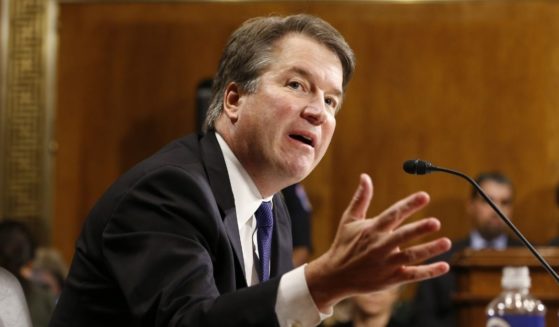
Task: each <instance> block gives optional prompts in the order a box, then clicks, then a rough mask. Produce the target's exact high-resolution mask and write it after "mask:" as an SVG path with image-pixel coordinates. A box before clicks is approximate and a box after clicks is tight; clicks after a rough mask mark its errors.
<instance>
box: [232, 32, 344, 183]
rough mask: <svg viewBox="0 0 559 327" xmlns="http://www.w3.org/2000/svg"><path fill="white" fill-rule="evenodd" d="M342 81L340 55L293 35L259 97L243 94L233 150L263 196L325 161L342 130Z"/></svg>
mask: <svg viewBox="0 0 559 327" xmlns="http://www.w3.org/2000/svg"><path fill="white" fill-rule="evenodd" d="M342 80H343V74H342V66H341V63H340V60H339V59H338V57H337V55H336V54H335V53H334V52H332V51H331V50H329V49H328V48H326V47H325V46H323V45H321V44H319V43H317V42H316V41H314V40H313V39H311V38H309V37H306V36H303V35H300V34H293V33H292V34H288V35H286V36H284V37H283V38H281V39H280V40H278V41H277V42H276V43H275V47H274V50H273V58H272V62H271V64H270V67H269V68H268V69H267V70H266V71H265V72H264V73H263V74H262V75H261V76H260V78H259V81H258V86H257V90H256V92H254V93H251V94H246V93H244V94H243V93H239V97H238V100H237V101H236V104H235V106H234V107H233V109H234V111H236V115H237V116H236V120H234V121H233V129H234V133H235V137H234V138H233V143H234V145H233V148H234V151H235V154H236V155H237V157H238V158H239V160H240V161H241V163H242V164H243V167H245V169H246V170H247V171H248V172H249V174H250V175H251V177H252V178H253V180H254V181H255V183H256V185H257V186H258V187H259V189H260V192H261V193H269V192H268V191H270V192H272V193H273V192H276V191H278V190H272V189H271V188H272V187H271V185H275V187H277V185H278V184H284V185H280V187H281V188H283V187H285V186H287V185H289V184H292V183H294V182H297V181H300V180H301V179H303V178H304V177H306V176H307V175H308V174H309V173H310V172H311V171H312V169H314V167H315V166H316V165H317V164H318V162H319V161H320V159H322V157H323V156H324V154H325V152H326V149H327V148H328V145H329V144H330V140H331V139H332V135H333V133H334V129H335V126H336V118H335V114H336V111H337V110H338V109H339V106H340V105H341V101H342ZM227 102H230V101H227V100H226V105H225V106H226V110H227V106H228V104H227Z"/></svg>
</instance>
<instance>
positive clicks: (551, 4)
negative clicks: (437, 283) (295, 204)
mask: <svg viewBox="0 0 559 327" xmlns="http://www.w3.org/2000/svg"><path fill="white" fill-rule="evenodd" d="M59 10H60V11H59V54H58V76H57V80H58V82H57V125H56V133H57V141H58V143H59V150H58V153H57V158H56V194H55V219H54V222H53V224H54V225H53V233H54V234H53V240H54V245H55V246H57V247H59V248H60V249H61V250H62V251H63V253H64V256H65V257H66V258H67V259H68V260H69V259H70V257H71V256H72V253H73V250H74V242H75V240H76V238H77V236H78V234H79V232H80V229H81V226H82V223H83V220H84V218H85V216H86V215H87V213H88V211H89V209H90V208H91V206H92V205H93V203H94V202H95V201H96V199H97V198H98V197H99V196H100V195H101V193H102V192H103V191H104V190H105V189H106V188H107V187H108V186H109V185H110V183H111V182H112V181H113V180H114V179H115V178H117V176H119V175H120V174H121V173H122V172H123V171H124V170H126V169H127V168H129V167H130V166H131V165H133V164H134V163H136V162H138V161H139V160H141V159H142V158H144V157H146V156H147V155H149V154H151V153H152V152H154V151H155V150H157V149H158V148H159V147H161V146H162V145H164V144H165V143H167V142H168V141H170V140H172V139H174V138H176V137H178V136H181V135H182V134H185V133H189V132H192V131H194V129H195V110H194V107H195V90H196V85H197V83H198V82H199V81H200V80H202V79H204V78H208V77H211V76H212V75H213V73H214V70H215V68H216V66H217V62H218V59H219V56H220V51H221V49H222V47H223V45H224V44H225V41H226V39H227V37H228V35H229V34H230V33H231V32H232V31H233V30H234V29H235V28H236V27H237V26H238V25H239V24H240V23H241V22H243V21H244V20H246V19H248V18H250V17H253V16H257V15H268V14H270V13H277V14H289V13H298V12H306V13H311V14H315V15H318V16H321V17H323V18H324V19H326V20H327V21H329V22H330V23H331V24H332V25H334V26H335V27H336V28H338V29H339V30H340V32H341V33H342V34H343V35H345V37H346V38H347V41H348V42H349V44H350V45H351V46H352V47H353V49H354V50H355V53H356V56H357V70H356V74H355V77H354V79H353V81H352V82H351V83H350V86H349V90H348V93H347V97H346V100H345V105H344V108H343V109H342V111H341V113H340V115H339V116H338V125H337V131H336V134H335V136H334V141H333V143H332V145H331V147H330V149H329V151H328V153H327V155H326V157H325V158H324V160H323V162H322V163H321V164H320V165H319V166H318V168H317V169H316V170H315V171H314V172H313V173H312V174H311V175H310V176H309V178H308V179H307V180H306V181H305V182H304V184H305V186H306V189H307V191H308V193H309V196H310V199H311V201H312V203H313V205H314V211H315V215H314V218H313V232H314V235H313V239H314V243H315V249H316V253H315V254H320V253H321V252H323V251H324V250H325V249H326V248H327V247H328V245H329V244H330V242H331V240H332V237H333V233H334V231H335V228H336V226H337V222H338V219H339V217H340V215H341V213H342V211H343V210H344V209H345V207H346V205H347V203H348V201H349V199H350V198H351V196H352V194H353V191H354V189H355V187H356V184H357V180H358V175H359V173H361V172H367V173H369V174H371V176H372V178H373V181H374V184H375V196H374V199H373V204H372V206H371V208H370V210H369V212H370V214H371V216H372V215H374V214H375V213H378V212H379V211H380V210H382V209H384V208H385V207H386V206H388V205H389V204H391V203H392V202H394V201H396V200H397V199H399V198H401V197H403V196H405V195H407V194H408V193H410V192H413V191H416V190H420V189H422V190H426V191H428V192H429V193H430V194H431V196H432V204H431V205H430V206H429V208H428V209H426V210H424V211H423V212H422V213H421V214H418V215H416V216H414V219H416V218H419V217H421V216H436V217H439V218H440V219H441V220H442V222H443V231H442V232H443V233H444V234H445V235H448V236H449V237H451V238H457V237H461V236H462V235H464V234H466V233H467V232H468V230H469V226H470V225H469V222H468V221H467V219H466V217H465V215H464V202H465V199H466V198H467V196H468V193H469V186H468V185H467V184H466V182H465V181H462V180H459V179H457V178H455V177H451V176H447V175H437V174H434V175H429V176H418V177H414V176H410V175H406V174H404V173H403V172H402V169H401V165H402V162H403V161H404V160H405V159H411V158H416V157H419V158H424V159H429V160H431V161H433V162H434V163H436V164H440V165H441V166H448V167H454V168H456V169H459V170H462V171H463V172H465V173H467V174H470V175H476V174H477V173H478V172H479V171H483V170H493V169H500V170H502V171H503V172H504V173H506V174H507V175H509V176H510V177H511V178H512V179H513V180H514V182H515V184H516V186H517V197H516V211H515V214H514V220H515V222H516V223H517V225H518V227H519V228H520V229H521V230H522V231H523V232H524V233H525V235H526V236H527V237H528V239H530V240H531V241H533V242H535V243H545V242H546V241H547V240H548V239H550V238H551V237H553V236H555V235H557V234H558V229H557V227H558V226H557V222H558V219H557V218H558V209H557V208H556V206H555V204H554V198H553V188H554V186H555V185H556V184H557V182H558V181H559V92H558V90H557V88H558V86H559V42H558V40H559V19H557V17H559V2H556V1H536V0H531V1H509V0H502V1H499V0H494V1H436V2H418V3H401V2H375V1H343V2H342V1H340V2H330V1H329V2H321V1H312V2H268V1H266V2H207V3H203V2H176V3H165V4H163V3H159V4H158V3H131V2H124V3H61V4H60V5H59Z"/></svg>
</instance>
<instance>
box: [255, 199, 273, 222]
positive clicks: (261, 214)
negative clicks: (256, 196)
mask: <svg viewBox="0 0 559 327" xmlns="http://www.w3.org/2000/svg"><path fill="white" fill-rule="evenodd" d="M254 215H255V217H256V228H262V227H264V228H265V227H272V226H274V217H273V215H272V203H271V202H270V201H264V202H262V204H260V207H258V209H256V212H255V213H254Z"/></svg>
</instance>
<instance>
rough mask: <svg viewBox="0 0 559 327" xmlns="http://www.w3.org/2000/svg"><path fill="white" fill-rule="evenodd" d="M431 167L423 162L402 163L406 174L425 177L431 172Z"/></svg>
mask: <svg viewBox="0 0 559 327" xmlns="http://www.w3.org/2000/svg"><path fill="white" fill-rule="evenodd" d="M431 169H432V165H431V163H430V162H427V161H424V160H419V159H416V160H406V161H405V162H404V171H405V172H406V173H408V174H415V175H425V174H428V173H430V172H431Z"/></svg>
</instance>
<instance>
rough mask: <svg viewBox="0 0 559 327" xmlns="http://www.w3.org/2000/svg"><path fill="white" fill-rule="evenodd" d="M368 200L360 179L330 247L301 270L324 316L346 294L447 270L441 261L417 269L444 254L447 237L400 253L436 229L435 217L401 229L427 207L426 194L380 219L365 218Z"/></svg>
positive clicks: (367, 183) (367, 185) (367, 182)
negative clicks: (425, 262) (412, 216)
mask: <svg viewBox="0 0 559 327" xmlns="http://www.w3.org/2000/svg"><path fill="white" fill-rule="evenodd" d="M372 196H373V185H372V182H371V178H370V177H369V176H368V175H366V174H362V175H361V177H360V181H359V186H358V188H357V190H356V192H355V194H354V196H353V199H352V200H351V202H350V204H349V206H348V207H347V209H346V210H345V212H344V214H343V216H342V218H341V220H340V225H339V226H338V230H337V232H336V237H335V239H334V242H333V243H332V246H331V247H330V249H329V250H328V251H327V252H326V253H324V254H323V255H322V256H320V257H319V258H317V259H316V260H314V261H312V262H310V263H309V265H308V266H307V267H306V269H305V275H306V278H307V284H308V287H309V291H310V293H311V296H312V297H313V300H314V301H315V303H316V305H317V307H318V309H319V310H321V311H323V312H325V311H326V310H327V309H328V308H329V307H331V306H332V305H334V304H335V303H337V302H339V301H341V300H342V299H344V298H346V297H349V296H351V295H354V294H357V293H368V292H372V291H376V290H381V289H384V288H387V287H390V286H394V285H399V284H404V283H410V282H415V281H420V280H424V279H428V278H433V277H437V276H440V275H442V274H444V273H446V272H447V271H448V270H449V266H448V264H447V263H445V262H436V263H432V264H421V262H422V261H424V260H426V259H429V258H432V257H434V256H436V255H438V254H441V253H443V252H445V251H447V250H448V249H449V248H450V240H449V239H447V238H444V237H443V238H439V239H436V240H434V241H430V242H426V243H422V244H419V245H415V246H411V247H408V248H405V249H402V248H401V246H402V245H403V244H405V243H408V242H410V241H412V240H415V239H417V238H420V237H423V236H425V235H428V234H431V233H433V232H436V231H438V230H439V229H440V222H439V221H438V220H437V219H435V218H425V219H422V220H419V221H416V222H413V223H409V224H405V225H402V223H403V222H404V220H406V219H407V218H408V217H409V216H411V215H412V214H414V213H415V212H417V211H418V210H420V209H422V208H423V207H425V206H426V205H427V203H429V195H428V194H427V193H425V192H418V193H414V194H412V195H410V196H408V197H406V198H405V199H402V200H400V201H398V202H396V203H395V204H393V205H392V206H391V207H390V208H388V209H387V210H385V211H384V212H383V213H381V214H380V215H378V216H376V217H374V218H371V219H366V214H367V209H368V207H369V203H370V202H371V199H372Z"/></svg>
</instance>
